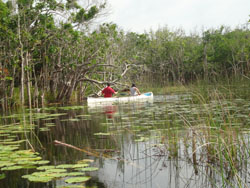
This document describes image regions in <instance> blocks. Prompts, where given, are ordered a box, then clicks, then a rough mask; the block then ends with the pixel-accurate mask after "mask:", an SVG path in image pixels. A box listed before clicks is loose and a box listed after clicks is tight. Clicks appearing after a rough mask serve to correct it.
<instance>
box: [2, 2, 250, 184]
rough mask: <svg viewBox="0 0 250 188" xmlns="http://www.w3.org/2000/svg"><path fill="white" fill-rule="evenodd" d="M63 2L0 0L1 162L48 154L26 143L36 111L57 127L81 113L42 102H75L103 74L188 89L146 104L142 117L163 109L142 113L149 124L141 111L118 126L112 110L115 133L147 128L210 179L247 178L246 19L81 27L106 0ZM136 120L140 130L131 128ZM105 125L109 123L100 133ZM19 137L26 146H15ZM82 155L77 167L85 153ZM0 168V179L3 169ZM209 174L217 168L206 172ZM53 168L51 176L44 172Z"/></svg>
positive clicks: (162, 148)
mask: <svg viewBox="0 0 250 188" xmlns="http://www.w3.org/2000/svg"><path fill="white" fill-rule="evenodd" d="M72 2H73V1H64V2H60V3H59V2H57V1H56V0H52V1H40V0H37V1H17V2H14V1H12V2H9V1H8V2H5V1H3V0H0V108H1V113H2V115H3V114H8V115H9V117H8V116H7V117H4V116H3V117H2V118H1V125H0V135H1V139H0V142H1V143H0V147H1V148H2V151H1V152H4V153H2V156H3V157H2V158H1V157H0V162H1V165H2V167H3V168H4V169H5V170H17V169H21V168H23V167H24V165H26V162H27V164H29V163H28V161H29V160H31V159H37V160H38V161H37V162H36V163H34V165H40V164H39V162H40V163H41V164H43V163H44V164H45V163H49V161H43V160H42V157H40V154H39V152H35V151H37V150H41V151H43V150H42V149H44V148H42V143H41V142H40V138H39V137H38V136H39V135H38V134H36V131H37V130H39V131H40V132H41V131H50V129H49V128H48V127H40V123H41V122H42V120H41V119H43V118H44V119H45V118H47V119H46V120H44V121H45V122H46V123H47V125H48V126H55V127H56V125H55V124H50V123H53V122H52V121H54V119H53V118H58V120H59V121H55V123H58V124H59V126H58V127H60V128H59V129H63V128H64V129H66V128H65V127H64V126H61V124H63V123H65V124H66V121H67V122H68V121H70V120H71V123H72V124H74V122H78V121H80V120H79V119H77V118H75V119H73V118H72V117H71V119H70V120H68V119H66V121H61V119H60V116H67V113H63V114H62V113H61V114H53V113H52V114H49V113H47V112H46V110H44V109H46V107H48V106H50V105H52V106H53V105H54V106H56V105H55V104H59V105H61V106H62V105H65V106H66V105H67V104H70V105H72V104H81V106H80V108H82V107H83V105H82V102H83V101H84V99H85V98H86V97H88V96H90V95H95V94H97V93H98V92H99V91H100V90H101V89H102V88H103V87H104V86H105V85H106V83H111V85H112V87H113V88H115V89H116V90H123V89H125V88H127V87H129V86H130V85H131V83H136V85H137V86H138V88H139V89H140V91H141V92H148V91H152V92H153V93H154V94H156V95H176V94H180V96H181V94H188V95H189V96H190V98H187V100H186V101H184V102H185V104H181V105H179V106H178V105H176V106H175V104H174V103H173V104H169V106H168V101H165V102H162V103H164V105H166V106H164V107H162V108H160V106H156V107H155V108H156V110H158V108H159V109H160V110H162V111H159V112H158V111H156V110H155V111H147V113H148V114H143V115H145V116H146V118H148V119H147V122H151V119H152V120H155V119H156V117H155V116H156V115H157V113H156V112H158V113H159V114H160V116H161V118H163V119H160V120H159V122H153V123H152V122H151V124H152V126H148V127H147V126H145V124H142V125H141V124H140V123H141V121H137V122H136V121H135V119H136V118H140V114H137V115H138V116H137V117H133V118H131V119H133V120H134V121H135V122H133V123H135V124H136V126H134V127H133V126H131V127H122V123H123V122H122V121H125V120H126V119H129V117H124V119H119V120H120V122H119V126H116V127H115V128H116V129H119V128H121V130H117V132H118V134H117V135H119V131H120V132H122V131H123V132H126V131H127V132H128V133H129V134H131V135H130V136H131V138H132V139H134V140H133V141H132V142H146V140H147V139H150V137H146V136H148V135H150V134H151V132H150V131H151V130H153V129H154V131H155V132H154V133H158V134H159V135H157V136H158V138H159V137H160V141H159V140H157V141H159V142H160V144H159V145H155V146H152V147H154V148H152V149H154V151H157V152H158V156H159V157H161V156H167V157H168V159H172V160H183V161H188V162H189V164H191V165H192V166H193V168H194V172H195V174H196V173H204V170H203V168H205V169H206V170H205V171H206V172H207V173H208V174H206V175H207V176H206V177H207V178H208V179H209V181H210V184H211V185H212V186H213V187H217V185H216V183H217V181H219V182H220V185H221V187H242V188H243V187H248V186H249V178H250V177H249V174H250V172H249V168H248V166H249V157H250V152H249V151H250V148H249V126H250V56H249V54H250V22H248V23H246V24H244V26H242V27H238V28H235V29H231V28H230V27H226V26H221V27H219V28H216V29H213V28H211V29H208V30H204V31H202V32H201V34H195V33H193V34H192V35H186V34H185V32H184V31H183V30H181V29H176V30H174V31H172V30H169V28H167V27H163V28H159V29H158V30H157V31H151V32H148V33H144V34H137V33H134V32H126V31H123V30H121V29H120V28H119V26H117V25H116V24H114V23H104V24H101V25H99V26H98V27H96V29H95V30H94V31H89V29H88V28H89V27H91V26H93V25H92V24H93V23H94V21H95V19H96V18H98V17H100V16H102V15H103V11H105V6H106V4H105V3H104V4H102V3H100V2H99V1H94V2H95V3H93V2H92V1H91V2H92V4H90V5H88V6H86V7H84V6H80V5H78V4H77V2H75V1H74V2H73V3H72ZM15 3H16V4H15ZM60 15H63V16H62V17H60ZM70 105H69V106H70ZM22 107H24V108H22ZM78 107H79V106H78ZM20 108H22V109H21V110H20ZM27 108H28V109H29V113H26V112H27V111H26V110H27ZM48 108H49V107H48ZM68 109H71V108H70V107H68ZM15 110H18V111H19V112H21V113H20V114H18V115H17V116H15V114H12V111H15ZM32 110H37V112H36V113H32ZM38 110H40V111H43V110H44V111H45V113H42V112H40V111H38ZM71 110H74V109H73V106H72V109H71ZM54 113H55V112H54ZM74 113H75V112H73V113H72V114H74ZM141 113H146V112H141ZM72 114H71V115H72ZM12 115H13V116H12ZM33 115H34V116H36V115H37V117H33ZM81 115H87V116H86V117H85V118H86V121H87V120H88V119H87V117H88V118H91V115H89V114H81ZM4 118H5V119H4ZM8 118H9V119H8ZM149 118H151V119H149ZM142 119H143V117H142ZM139 120H141V119H139ZM12 121H13V122H12ZM40 121H41V122H40ZM9 122H11V124H8V123H9ZM147 122H146V123H147ZM162 122H163V123H162ZM144 123H145V122H144ZM35 124H37V125H35ZM74 125H75V124H74ZM35 126H37V127H35ZM62 127H63V128H62ZM71 127H73V128H72V129H74V127H75V126H71ZM79 127H80V126H79ZM100 127H101V128H103V127H102V126H100ZM105 128H107V127H105ZM162 129H164V131H161V130H162ZM178 129H184V130H187V132H186V133H183V132H180V131H179V130H178ZM86 130H87V128H86ZM98 130H99V129H98ZM107 130H108V128H107ZM138 130H139V131H141V132H142V133H145V134H144V135H143V136H141V137H140V134H137V131H138ZM55 132H56V131H55ZM65 132H66V131H65ZM76 132H77V131H76ZM83 132H84V131H83ZM20 133H21V136H20V135H19V134H20ZM78 133H79V134H80V133H81V132H78ZM13 134H14V135H13ZM53 134H57V132H56V133H53ZM94 134H98V133H93V135H94ZM93 135H92V136H93ZM109 135H111V133H109V132H108V133H106V135H105V136H107V137H108V136H109ZM117 135H112V138H110V140H109V138H107V140H108V141H110V143H115V144H114V146H117V145H116V144H119V142H118V141H119V140H118V139H119V137H116V136H117ZM46 136H48V140H50V141H51V138H53V137H52V136H51V135H49V133H48V135H46ZM46 136H44V137H45V138H47V137H46ZM53 136H54V135H53ZM66 136H67V135H66ZM87 136H89V135H87ZM87 136H86V135H84V136H83V137H82V139H84V138H85V137H87ZM97 136H98V135H97ZM100 136H103V135H100ZM72 137H74V136H72ZM76 139H77V138H76ZM116 139H117V140H118V141H117V140H116ZM45 140H46V139H45ZM89 140H91V139H89ZM96 140H98V139H96ZM104 140H106V137H105V139H104ZM19 142H20V143H19ZM21 143H23V145H19V144H21ZM45 144H47V143H45ZM68 144H71V143H68ZM93 145H95V144H93ZM19 146H20V148H21V146H22V147H23V148H26V149H28V150H29V151H22V152H18V150H19V149H20V148H19ZM72 146H73V145H72ZM41 148H42V149H41ZM120 148H122V147H120ZM120 148H119V147H118V148H111V149H114V150H118V149H120ZM98 149H99V148H98ZM101 149H103V148H101ZM104 149H105V148H104ZM12 151H13V152H12ZM43 152H44V151H43ZM121 153H122V152H121ZM10 154H13V159H11V161H8V162H9V163H8V164H7V163H6V160H7V158H6V156H8V155H10ZM98 154H99V153H98ZM19 155H23V156H24V160H25V161H24V162H23V164H21V163H20V164H18V159H19V158H18V157H20V156H19ZM16 156H17V158H15V157H16ZM65 156H66V155H65ZM154 157H155V156H154ZM121 159H122V158H121ZM40 160H41V161H40ZM124 161H125V160H124ZM13 163H15V164H16V165H17V166H13ZM8 165H9V166H8ZM29 165H30V164H29ZM72 165H73V164H72ZM74 165H76V164H74ZM81 165H82V166H85V167H86V164H85V162H84V164H81ZM81 165H79V166H81ZM87 165H88V164H87ZM9 167H10V168H9ZM76 167H77V166H76ZM52 168H54V167H52ZM62 168H63V167H62ZM89 168H90V167H89ZM89 168H88V169H87V170H94V171H96V170H98V169H97V168H91V169H89ZM46 170H48V169H46ZM84 170H86V168H85V169H84ZM202 170H203V171H202ZM2 171H3V170H2ZM2 171H1V172H0V179H2V178H3V179H4V178H6V177H5V173H3V172H2ZM61 171H62V169H61ZM210 171H211V174H212V175H211V177H210V176H209V172H210ZM45 172H46V173H48V171H45ZM214 174H216V177H212V176H213V175H214ZM40 175H41V174H40ZM42 175H44V173H43V174H42ZM60 175H65V174H60ZM65 176H66V175H65ZM26 178H31V179H32V178H33V180H34V177H30V176H26ZM36 178H38V179H39V177H35V179H36ZM54 178H57V177H56V176H53V177H50V178H48V179H49V181H52V179H54ZM89 178H90V177H85V179H84V181H88V180H89ZM213 178H215V179H213ZM216 178H217V179H216ZM218 179H219V180H218ZM36 180H37V179H36ZM73 180H74V179H73ZM44 181H47V180H44ZM75 181H76V182H77V181H83V180H75Z"/></svg>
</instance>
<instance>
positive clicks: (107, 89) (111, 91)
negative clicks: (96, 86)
mask: <svg viewBox="0 0 250 188" xmlns="http://www.w3.org/2000/svg"><path fill="white" fill-rule="evenodd" d="M102 94H103V95H104V97H112V95H113V94H117V92H115V90H114V89H113V88H111V87H110V84H109V83H107V87H105V88H104V89H103V90H102Z"/></svg>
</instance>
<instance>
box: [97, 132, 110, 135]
mask: <svg viewBox="0 0 250 188" xmlns="http://www.w3.org/2000/svg"><path fill="white" fill-rule="evenodd" d="M94 135H96V136H110V135H111V133H101V132H100V133H95V134H94Z"/></svg>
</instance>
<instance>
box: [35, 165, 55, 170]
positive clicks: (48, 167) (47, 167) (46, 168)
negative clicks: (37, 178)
mask: <svg viewBox="0 0 250 188" xmlns="http://www.w3.org/2000/svg"><path fill="white" fill-rule="evenodd" d="M54 168H55V166H39V167H38V168H37V170H48V169H54Z"/></svg>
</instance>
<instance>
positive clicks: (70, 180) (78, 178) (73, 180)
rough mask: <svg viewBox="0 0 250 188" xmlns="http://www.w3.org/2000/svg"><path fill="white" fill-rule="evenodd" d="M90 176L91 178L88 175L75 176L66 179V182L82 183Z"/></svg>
mask: <svg viewBox="0 0 250 188" xmlns="http://www.w3.org/2000/svg"><path fill="white" fill-rule="evenodd" d="M90 178H91V177H88V176H84V177H74V178H69V179H66V180H65V182H66V183H81V182H85V181H88V180H89V179H90Z"/></svg>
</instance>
